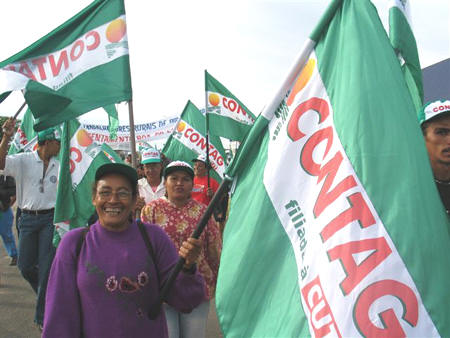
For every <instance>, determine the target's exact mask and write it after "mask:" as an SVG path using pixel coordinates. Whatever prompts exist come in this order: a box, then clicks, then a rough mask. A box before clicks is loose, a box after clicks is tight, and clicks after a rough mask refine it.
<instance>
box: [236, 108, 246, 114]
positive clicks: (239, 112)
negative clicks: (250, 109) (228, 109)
mask: <svg viewBox="0 0 450 338" xmlns="http://www.w3.org/2000/svg"><path fill="white" fill-rule="evenodd" d="M237 113H238V114H242V115H244V116H247V112H246V111H245V110H244V109H242V107H241V106H238V111H237Z"/></svg>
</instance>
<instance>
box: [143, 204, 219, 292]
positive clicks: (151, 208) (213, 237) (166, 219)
mask: <svg viewBox="0 0 450 338" xmlns="http://www.w3.org/2000/svg"><path fill="white" fill-rule="evenodd" d="M205 210H206V206H205V205H204V204H201V203H199V202H197V201H195V200H193V199H190V200H189V201H188V203H187V204H186V205H184V206H183V207H181V208H179V207H177V206H176V205H175V204H173V203H172V202H170V201H169V200H168V199H167V198H166V197H162V198H159V199H157V200H153V201H151V202H150V203H149V204H147V205H146V206H145V207H144V208H143V209H142V213H141V219H142V221H143V222H147V223H153V224H157V225H159V226H160V227H161V228H163V229H164V231H165V232H166V233H167V235H168V236H169V237H170V239H171V240H172V241H173V243H174V244H175V247H176V248H177V250H179V249H180V247H181V244H182V243H183V241H185V240H186V239H187V238H188V237H189V236H191V235H192V233H193V232H194V230H195V228H196V226H197V223H198V221H199V220H200V218H201V217H202V215H203V213H204V212H205ZM200 239H201V240H202V242H203V250H202V251H201V253H200V256H199V258H198V260H197V266H198V269H199V271H200V273H201V274H202V276H203V278H204V279H205V281H206V291H207V295H206V298H207V299H212V298H213V297H214V293H215V291H216V282H217V273H218V271H219V260H220V252H221V250H222V238H221V235H220V231H219V227H218V226H217V223H216V222H215V221H214V219H212V218H211V219H210V220H209V221H208V224H207V226H206V227H205V230H204V231H203V233H202V235H201V236H200Z"/></svg>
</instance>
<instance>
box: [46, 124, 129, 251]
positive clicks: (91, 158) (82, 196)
mask: <svg viewBox="0 0 450 338" xmlns="http://www.w3.org/2000/svg"><path fill="white" fill-rule="evenodd" d="M60 161H61V162H60V172H59V182H58V192H57V196H56V206H55V216H54V222H55V226H56V231H55V234H54V238H53V243H54V244H55V246H56V245H58V243H59V241H60V240H61V237H62V236H63V235H64V234H65V233H66V232H67V231H69V230H70V229H73V228H78V227H82V226H85V225H86V223H87V221H88V219H89V218H90V217H91V216H92V215H93V213H94V210H95V209H94V206H93V205H92V184H93V183H94V178H95V172H96V170H97V168H98V167H100V166H101V165H102V164H105V163H109V162H122V160H121V159H120V157H119V156H118V155H117V154H116V152H115V151H114V150H112V149H111V148H110V147H109V146H108V145H106V144H105V143H103V144H101V145H100V144H97V143H95V142H94V141H93V140H92V138H91V137H90V136H89V134H88V132H87V131H86V130H85V129H83V128H82V127H81V126H80V123H79V122H78V121H77V120H76V119H73V120H70V121H67V122H65V123H64V126H63V132H62V137H61V154H60Z"/></svg>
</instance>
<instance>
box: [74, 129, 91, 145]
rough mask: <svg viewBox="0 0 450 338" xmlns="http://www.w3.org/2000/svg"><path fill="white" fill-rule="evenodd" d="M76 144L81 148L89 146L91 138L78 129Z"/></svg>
mask: <svg viewBox="0 0 450 338" xmlns="http://www.w3.org/2000/svg"><path fill="white" fill-rule="evenodd" d="M77 142H78V144H79V145H80V146H82V147H87V146H89V145H91V143H92V138H91V137H90V136H89V134H88V132H87V131H86V130H84V129H80V130H78V132H77Z"/></svg>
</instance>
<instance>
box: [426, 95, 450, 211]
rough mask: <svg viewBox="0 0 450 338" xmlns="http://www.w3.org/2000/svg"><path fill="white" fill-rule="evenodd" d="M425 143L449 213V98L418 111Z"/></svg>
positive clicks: (442, 198)
mask: <svg viewBox="0 0 450 338" xmlns="http://www.w3.org/2000/svg"><path fill="white" fill-rule="evenodd" d="M419 123H420V126H421V127H422V132H423V137H424V139H425V145H426V147H427V150H428V157H429V158H430V163H431V169H432V170H433V175H434V181H435V182H436V186H437V188H438V190H439V194H440V196H441V200H442V203H443V204H444V207H445V210H446V211H447V214H450V100H445V101H441V100H438V101H434V102H430V103H427V104H426V105H425V106H424V107H423V108H422V110H421V111H420V112H419Z"/></svg>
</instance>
